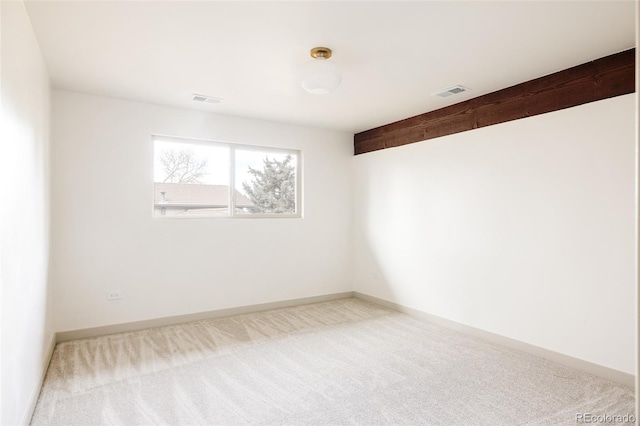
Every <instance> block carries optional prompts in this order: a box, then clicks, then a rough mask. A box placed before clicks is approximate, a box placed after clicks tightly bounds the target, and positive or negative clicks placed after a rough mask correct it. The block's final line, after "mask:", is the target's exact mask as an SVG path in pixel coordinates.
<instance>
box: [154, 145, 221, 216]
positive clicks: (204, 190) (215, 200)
mask: <svg viewBox="0 0 640 426" xmlns="http://www.w3.org/2000/svg"><path fill="white" fill-rule="evenodd" d="M153 207H154V209H153V210H154V215H156V216H177V215H181V216H228V215H229V148H228V147H225V146H215V145H205V144H197V143H183V142H173V141H164V140H155V141H154V197H153Z"/></svg>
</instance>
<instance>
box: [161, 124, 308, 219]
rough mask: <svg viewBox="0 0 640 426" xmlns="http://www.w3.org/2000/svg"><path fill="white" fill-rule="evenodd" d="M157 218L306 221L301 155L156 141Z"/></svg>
mask: <svg viewBox="0 0 640 426" xmlns="http://www.w3.org/2000/svg"><path fill="white" fill-rule="evenodd" d="M153 143H154V206H153V212H154V213H153V214H154V217H159V218H177V217H185V218H186V217H226V218H249V217H254V218H257V217H293V218H296V217H301V205H300V199H301V196H300V195H301V191H300V190H301V182H300V181H301V179H300V169H301V167H300V164H301V153H300V151H297V150H289V149H281V148H272V147H263V146H253V145H242V144H231V143H224V142H211V141H198V140H188V139H182V138H168V137H160V136H154V137H153Z"/></svg>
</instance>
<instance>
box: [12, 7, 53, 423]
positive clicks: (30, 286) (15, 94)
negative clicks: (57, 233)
mask: <svg viewBox="0 0 640 426" xmlns="http://www.w3.org/2000/svg"><path fill="white" fill-rule="evenodd" d="M0 15H1V25H0V27H1V39H2V52H1V57H2V61H1V64H2V69H1V74H2V75H1V105H2V112H1V117H0V123H1V125H2V128H1V131H2V133H1V137H0V141H1V143H0V182H1V185H0V200H1V201H0V284H1V285H0V289H1V290H0V291H1V292H0V300H1V304H0V305H1V311H2V314H1V318H2V321H1V323H2V328H1V334H0V336H1V342H0V346H2V349H1V363H0V367H1V369H0V376H1V377H2V379H1V394H0V396H1V398H0V399H1V400H2V401H1V405H0V412H1V414H0V423H1V424H3V425H11V424H19V423H24V422H28V421H29V418H28V415H29V413H30V409H31V407H32V404H33V403H34V402H35V398H37V396H38V393H39V390H40V387H39V386H40V380H41V377H42V374H43V371H44V368H45V367H46V366H45V365H43V363H44V362H45V361H46V360H47V359H48V357H47V353H48V349H49V347H50V343H51V339H52V337H53V327H52V325H53V324H52V320H51V318H52V312H51V304H50V301H51V297H50V291H49V287H48V285H47V282H48V279H47V275H48V271H49V268H48V263H49V207H48V187H49V177H48V150H49V148H48V146H49V77H48V74H47V71H46V68H45V65H44V62H43V59H42V55H41V53H40V48H39V46H38V43H37V41H36V39H35V36H34V34H33V32H32V30H31V24H30V23H29V19H28V17H27V14H26V12H25V10H24V5H23V3H22V2H20V1H3V2H0Z"/></svg>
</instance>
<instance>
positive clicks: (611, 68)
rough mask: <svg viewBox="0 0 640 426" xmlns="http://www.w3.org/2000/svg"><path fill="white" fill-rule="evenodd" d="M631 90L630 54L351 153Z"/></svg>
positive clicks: (398, 130) (405, 123) (405, 124)
mask: <svg viewBox="0 0 640 426" xmlns="http://www.w3.org/2000/svg"><path fill="white" fill-rule="evenodd" d="M634 91H635V49H630V50H625V51H624V52H620V53H616V54H614V55H610V56H606V57H604V58H600V59H597V60H595V61H591V62H587V63H586V64H582V65H578V66H576V67H572V68H569V69H566V70H563V71H560V72H556V73H554V74H549V75H547V76H544V77H541V78H537V79H535V80H530V81H527V82H524V83H521V84H518V85H515V86H511V87H508V88H506V89H502V90H498V91H497V92H492V93H489V94H486V95H483V96H479V97H477V98H473V99H469V100H467V101H464V102H460V103H457V104H454V105H450V106H448V107H445V108H441V109H438V110H435V111H431V112H427V113H425V114H421V115H416V116H415V117H411V118H407V119H405V120H400V121H396V122H395V123H391V124H387V125H385V126H381V127H376V128H374V129H371V130H367V131H364V132H361V133H357V134H356V135H355V136H354V149H355V154H356V155H358V154H364V153H366V152H371V151H377V150H380V149H386V148H392V147H396V146H401V145H406V144H410V143H415V142H421V141H425V140H428V139H434V138H438V137H441V136H446V135H451V134H454V133H459V132H464V131H467V130H472V129H477V128H480V127H485V126H491V125H493V124H499V123H504V122H507V121H512V120H517V119H520V118H526V117H531V116H534V115H538V114H544V113H547V112H553V111H557V110H560V109H564V108H571V107H574V106H578V105H582V104H585V103H588V102H593V101H598V100H601V99H607V98H612V97H614V96H620V95H626V94H628V93H633V92H634Z"/></svg>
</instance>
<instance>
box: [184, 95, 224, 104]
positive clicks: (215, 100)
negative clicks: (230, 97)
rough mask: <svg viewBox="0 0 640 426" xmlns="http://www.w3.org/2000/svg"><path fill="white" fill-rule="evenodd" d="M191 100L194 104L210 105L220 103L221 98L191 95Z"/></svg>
mask: <svg viewBox="0 0 640 426" xmlns="http://www.w3.org/2000/svg"><path fill="white" fill-rule="evenodd" d="M191 99H192V100H194V101H196V102H208V103H210V104H219V103H220V102H222V98H216V97H215V96H206V95H196V94H193V95H191Z"/></svg>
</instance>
